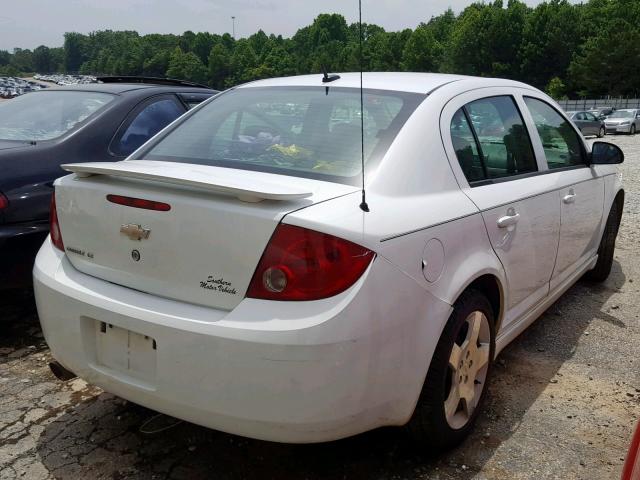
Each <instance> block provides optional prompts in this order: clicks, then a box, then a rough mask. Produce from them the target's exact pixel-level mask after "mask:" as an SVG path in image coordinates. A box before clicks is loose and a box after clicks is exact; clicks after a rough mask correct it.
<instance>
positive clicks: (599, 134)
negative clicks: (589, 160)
mask: <svg viewBox="0 0 640 480" xmlns="http://www.w3.org/2000/svg"><path fill="white" fill-rule="evenodd" d="M606 134H607V130H606V129H605V128H604V127H600V130H599V131H598V138H602V137H604V136H605V135H606Z"/></svg>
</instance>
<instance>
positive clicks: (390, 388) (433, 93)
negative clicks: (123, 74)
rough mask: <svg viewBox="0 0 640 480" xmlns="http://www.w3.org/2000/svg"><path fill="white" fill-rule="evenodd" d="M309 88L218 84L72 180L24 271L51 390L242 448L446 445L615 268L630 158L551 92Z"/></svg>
mask: <svg viewBox="0 0 640 480" xmlns="http://www.w3.org/2000/svg"><path fill="white" fill-rule="evenodd" d="M322 80H323V78H322V76H321V75H311V76H301V77H291V78H283V79H272V80H264V81H259V82H254V83H251V84H248V85H244V86H240V87H238V88H234V89H231V90H229V91H227V92H224V93H222V94H220V95H218V96H216V97H214V98H213V99H211V100H210V101H209V102H206V103H205V104H203V105H201V106H200V107H197V108H195V109H194V110H193V111H191V112H190V113H188V114H186V115H185V116H183V117H182V118H180V119H179V120H177V121H175V122H174V123H173V124H171V125H170V126H169V127H167V128H166V129H164V130H163V131H162V132H161V133H160V134H159V135H158V136H156V137H154V138H153V139H152V140H151V141H149V142H147V143H146V144H145V145H144V146H142V147H141V148H140V149H139V150H138V151H136V152H135V153H134V154H133V155H132V156H131V157H130V158H129V159H128V160H126V161H123V162H114V163H83V164H73V165H66V166H65V168H66V170H68V171H70V172H73V174H71V175H68V176H66V177H64V178H62V179H60V180H58V181H57V182H56V188H55V195H54V198H53V201H52V210H51V236H50V238H49V239H47V240H46V242H45V243H44V245H43V246H42V249H41V250H40V252H39V254H38V257H37V260H36V264H35V267H34V280H35V291H36V300H37V304H38V312H39V316H40V320H41V322H42V327H43V330H44V334H45V337H46V340H47V342H48V344H49V346H50V347H51V351H52V353H53V355H54V357H55V358H56V359H57V361H58V362H59V363H55V364H54V365H53V369H54V371H55V372H56V373H58V375H59V376H61V377H66V378H68V377H69V376H71V375H74V374H75V375H78V376H80V377H82V378H84V379H85V380H87V381H88V382H90V383H92V384H95V385H98V386H100V387H102V388H103V389H105V390H107V391H109V392H112V393H114V394H116V395H119V396H121V397H123V398H126V399H128V400H131V401H132V402H135V403H138V404H141V405H145V406H147V407H149V408H152V409H155V410H157V411H160V412H163V413H166V414H168V415H172V416H175V417H179V418H181V419H185V420H188V421H190V422H193V423H197V424H200V425H205V426H208V427H211V428H215V429H218V430H223V431H226V432H231V433H235V434H238V435H244V436H248V437H253V438H259V439H266V440H273V441H280V442H320V441H328V440H334V439H338V438H342V437H347V436H350V435H354V434H358V433H360V432H364V431H367V430H370V429H373V428H376V427H380V426H384V425H397V426H401V425H407V426H408V428H409V431H410V432H412V433H413V434H414V435H415V436H416V438H419V439H421V440H422V441H423V442H424V444H425V445H427V446H430V447H432V448H447V447H451V446H453V445H455V444H456V443H458V442H460V441H461V440H462V439H463V438H464V437H465V436H466V435H467V434H468V433H469V431H470V430H471V428H472V426H473V423H474V420H475V419H476V417H477V415H478V413H479V411H480V410H481V406H482V400H483V397H484V394H485V393H486V390H487V388H486V386H487V383H488V382H489V380H490V377H491V373H492V369H491V364H492V361H493V360H494V359H495V357H496V355H497V354H498V352H500V350H502V349H503V348H504V347H505V346H506V345H507V344H508V343H509V342H511V341H512V340H513V339H514V338H515V337H516V336H517V335H518V334H520V332H522V331H523V330H524V329H525V328H526V327H527V326H528V325H529V324H531V323H532V322H533V321H534V320H535V319H536V318H537V317H538V316H539V315H540V314H541V313H542V312H544V310H545V309H546V308H547V307H549V305H551V303H552V302H554V301H555V300H556V299H557V298H558V297H559V296H560V295H561V294H562V293H563V292H564V291H566V290H567V289H568V288H569V287H570V286H571V285H572V284H573V283H574V282H576V281H577V280H578V279H579V278H580V277H582V276H583V275H585V274H586V275H587V276H589V277H590V278H591V279H592V280H595V281H602V280H604V279H605V278H606V277H607V275H608V274H609V272H610V269H611V264H612V259H613V253H614V248H615V239H616V235H617V232H618V226H619V224H620V219H621V215H622V207H623V202H624V192H623V190H622V187H621V185H620V182H619V179H618V176H617V167H616V165H615V164H616V163H620V162H622V160H623V155H622V152H621V151H620V150H619V149H618V148H617V147H616V146H614V145H610V144H607V143H603V142H596V143H594V145H593V149H592V150H591V149H590V147H589V146H588V145H587V144H586V143H585V142H584V140H583V138H582V136H581V135H580V132H579V131H578V130H577V129H576V127H575V126H574V125H573V124H572V123H571V122H570V121H569V120H568V119H567V118H566V116H565V115H564V114H563V113H562V110H561V109H560V108H558V106H557V105H556V104H555V103H554V102H553V101H552V100H551V99H550V98H549V97H548V96H546V95H545V94H544V93H542V92H540V91H539V90H536V89H534V88H532V87H530V86H528V85H525V84H522V83H517V82H513V81H507V80H499V79H488V78H472V77H463V76H454V75H439V74H411V73H371V74H365V75H364V91H363V110H361V103H360V100H361V99H360V90H359V85H360V84H359V75H358V74H343V75H341V76H340V77H338V78H336V77H329V78H328V79H325V80H329V81H328V82H326V83H323V81H322ZM361 123H362V126H363V129H361ZM361 135H362V136H361ZM361 140H363V143H364V145H363V146H362V145H361ZM361 148H362V149H363V152H364V160H363V158H362V157H361ZM88 160H90V159H88ZM362 162H364V164H365V172H364V180H365V181H364V186H365V190H366V204H365V205H361V203H362V192H361V184H362V182H363V171H362V166H361V165H362ZM367 210H368V211H367ZM71 372H73V373H71ZM515 388H517V387H515Z"/></svg>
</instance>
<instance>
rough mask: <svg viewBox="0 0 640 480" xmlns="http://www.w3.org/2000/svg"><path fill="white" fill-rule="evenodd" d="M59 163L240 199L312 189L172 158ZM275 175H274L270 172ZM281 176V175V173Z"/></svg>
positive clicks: (294, 196) (303, 194)
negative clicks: (165, 159)
mask: <svg viewBox="0 0 640 480" xmlns="http://www.w3.org/2000/svg"><path fill="white" fill-rule="evenodd" d="M61 167H62V168H63V169H64V170H66V171H68V172H73V173H75V174H76V176H77V177H80V178H84V177H91V176H94V175H108V176H111V177H125V178H135V179H139V180H151V181H154V182H161V183H168V184H171V185H183V186H187V187H195V188H198V189H201V190H205V191H209V192H212V193H217V194H220V195H228V196H232V197H236V198H237V199H238V200H241V201H243V202H252V203H253V202H261V201H262V200H280V201H286V200H298V199H301V198H307V197H310V196H311V195H312V194H313V192H311V191H309V190H305V189H302V188H298V187H295V186H292V185H289V184H287V183H285V182H284V181H283V182H282V183H280V182H277V181H273V182H271V181H269V180H265V179H264V176H265V175H269V174H264V173H261V172H253V171H244V170H234V169H231V168H222V167H212V166H208V165H192V164H185V163H175V162H156V161H148V160H129V161H121V162H92V163H67V164H65V165H61ZM271 176H275V175H271ZM283 179H284V177H283Z"/></svg>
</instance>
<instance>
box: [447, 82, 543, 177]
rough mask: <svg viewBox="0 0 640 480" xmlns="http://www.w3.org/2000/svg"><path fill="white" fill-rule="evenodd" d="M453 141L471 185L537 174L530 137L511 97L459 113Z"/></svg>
mask: <svg viewBox="0 0 640 480" xmlns="http://www.w3.org/2000/svg"><path fill="white" fill-rule="evenodd" d="M451 139H452V142H453V145H454V149H455V150H456V156H457V157H458V162H459V163H460V166H461V167H462V170H463V172H464V174H465V176H466V178H467V180H468V181H469V183H473V182H478V181H482V180H493V179H500V178H505V177H512V176H516V175H522V174H526V173H531V172H535V171H537V170H538V166H537V163H536V158H535V155H534V153H533V147H532V145H531V139H530V138H529V133H528V132H527V129H526V127H525V125H524V121H523V119H522V116H521V115H520V112H519V110H518V107H517V106H516V103H515V101H514V100H513V98H512V97H510V96H506V95H505V96H497V97H490V98H483V99H480V100H476V101H473V102H471V103H468V104H467V105H465V106H464V107H463V108H461V109H460V110H458V112H456V114H455V115H454V117H453V119H452V121H451Z"/></svg>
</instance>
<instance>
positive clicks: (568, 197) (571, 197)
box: [562, 188, 576, 205]
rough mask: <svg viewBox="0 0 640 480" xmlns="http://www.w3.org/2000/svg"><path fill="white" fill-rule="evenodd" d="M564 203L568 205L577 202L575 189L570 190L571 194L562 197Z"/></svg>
mask: <svg viewBox="0 0 640 480" xmlns="http://www.w3.org/2000/svg"><path fill="white" fill-rule="evenodd" d="M562 201H563V202H564V203H566V204H567V205H568V204H570V203H573V202H575V201H576V194H575V192H574V191H573V188H572V189H571V190H569V193H568V194H567V195H565V196H564V197H562Z"/></svg>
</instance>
